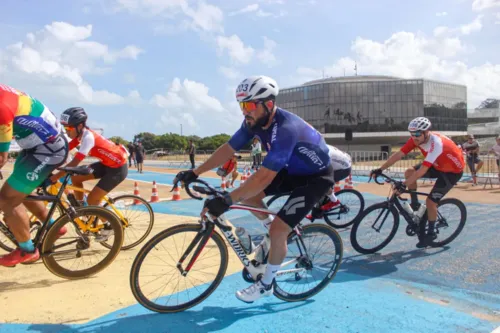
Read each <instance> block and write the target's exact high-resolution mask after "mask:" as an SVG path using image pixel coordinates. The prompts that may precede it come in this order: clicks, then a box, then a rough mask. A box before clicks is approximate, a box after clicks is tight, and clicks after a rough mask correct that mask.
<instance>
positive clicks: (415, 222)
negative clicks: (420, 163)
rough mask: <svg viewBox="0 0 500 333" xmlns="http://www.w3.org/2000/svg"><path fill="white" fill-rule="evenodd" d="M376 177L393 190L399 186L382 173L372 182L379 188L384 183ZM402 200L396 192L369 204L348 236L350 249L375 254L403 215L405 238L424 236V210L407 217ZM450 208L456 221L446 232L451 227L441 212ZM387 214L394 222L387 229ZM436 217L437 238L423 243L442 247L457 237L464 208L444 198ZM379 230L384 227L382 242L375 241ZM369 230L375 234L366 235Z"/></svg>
mask: <svg viewBox="0 0 500 333" xmlns="http://www.w3.org/2000/svg"><path fill="white" fill-rule="evenodd" d="M379 177H382V178H384V179H385V182H387V183H389V184H391V185H392V188H393V189H394V187H395V186H396V185H398V184H400V183H401V182H400V181H398V180H395V179H393V178H390V177H388V176H387V175H385V174H380V175H377V176H375V182H376V183H377V184H379V185H383V184H384V182H380V181H378V178H379ZM405 193H410V191H409V190H404V191H402V193H401V194H405ZM416 193H417V195H422V196H425V197H427V196H429V194H428V193H423V192H416ZM405 201H407V199H404V198H401V196H400V195H396V193H395V192H394V191H393V192H392V194H391V195H390V196H389V197H388V198H387V200H386V201H384V202H380V203H377V204H374V205H371V206H370V207H368V208H367V209H365V210H364V211H363V212H362V213H361V215H360V216H359V218H358V219H357V221H355V223H354V224H353V226H352V229H351V235H350V236H351V237H350V238H351V244H352V247H353V248H354V249H355V250H356V251H357V252H359V253H363V254H369V253H375V252H377V251H380V250H382V249H383V248H384V247H386V246H387V245H388V244H389V243H390V242H391V240H392V239H393V238H394V236H395V235H396V232H397V231H398V227H399V216H400V215H401V216H403V218H404V219H405V221H406V222H407V226H406V235H408V236H410V237H412V236H415V235H424V234H425V232H426V225H427V211H425V212H424V214H423V215H422V216H421V217H418V216H417V215H416V214H415V213H413V214H412V215H410V213H409V212H407V211H406V210H405V209H404V208H403V204H402V203H401V202H403V203H404V202H405ZM452 209H454V210H456V211H458V212H459V218H457V220H458V223H457V228H456V229H455V230H453V229H451V232H450V227H451V225H452V223H450V221H451V220H452V219H451V218H450V217H449V216H446V215H448V214H445V212H446V211H447V210H452ZM372 213H373V214H374V216H376V219H375V220H374V221H372V219H369V218H368V216H369V215H370V214H372ZM391 215H392V218H393V220H394V223H393V224H392V227H391V226H390V225H389V226H388V228H387V227H386V221H387V218H388V217H389V216H391ZM437 215H438V216H437V220H436V223H435V230H436V235H437V237H436V238H435V239H433V240H430V241H428V242H427V245H429V246H431V247H440V246H444V245H446V244H449V243H450V242H452V241H453V240H454V239H455V238H457V236H458V235H459V234H460V232H461V231H462V229H463V228H464V226H465V222H466V220H467V209H466V207H465V205H464V204H463V202H462V201H460V200H458V199H455V198H444V199H442V200H440V201H439V203H438V214H437ZM381 218H382V219H381ZM365 224H366V225H367V226H368V229H367V230H364V229H362V226H364V225H365ZM382 227H386V228H385V229H384V230H385V231H387V232H386V233H385V234H386V235H385V236H384V234H383V235H382V236H381V239H382V241H381V242H380V240H376V236H377V235H381V234H382V232H381V230H382ZM370 229H371V230H374V231H375V234H373V233H368V231H370ZM364 242H367V243H374V244H375V245H366V244H364ZM362 243H363V244H362Z"/></svg>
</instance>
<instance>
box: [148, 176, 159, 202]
mask: <svg viewBox="0 0 500 333" xmlns="http://www.w3.org/2000/svg"><path fill="white" fill-rule="evenodd" d="M158 201H160V197H159V196H158V188H157V187H156V182H155V181H154V180H153V190H152V193H151V200H150V202H158Z"/></svg>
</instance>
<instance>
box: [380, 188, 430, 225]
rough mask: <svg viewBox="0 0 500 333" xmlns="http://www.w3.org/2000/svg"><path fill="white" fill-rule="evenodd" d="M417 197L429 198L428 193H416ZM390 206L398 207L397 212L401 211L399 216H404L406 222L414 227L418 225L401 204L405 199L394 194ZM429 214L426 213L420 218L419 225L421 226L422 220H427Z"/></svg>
mask: <svg viewBox="0 0 500 333" xmlns="http://www.w3.org/2000/svg"><path fill="white" fill-rule="evenodd" d="M405 193H410V192H404V193H403V194H405ZM415 194H417V195H422V196H426V197H427V196H428V195H429V194H428V193H422V192H415ZM388 201H389V205H394V206H396V208H397V210H398V211H399V214H400V215H402V216H403V217H404V218H405V220H406V222H407V223H408V224H410V225H412V226H417V223H416V222H415V221H414V220H413V218H412V217H411V216H410V214H409V213H408V212H407V211H406V210H405V209H404V208H403V205H402V204H401V201H405V199H402V198H399V197H398V196H397V195H395V194H393V195H392V197H391V198H390V199H389V200H388ZM426 216H427V212H425V214H424V215H422V216H421V217H420V221H419V224H418V225H420V224H421V222H422V220H423V219H424V218H426Z"/></svg>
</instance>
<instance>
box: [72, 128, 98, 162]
mask: <svg viewBox="0 0 500 333" xmlns="http://www.w3.org/2000/svg"><path fill="white" fill-rule="evenodd" d="M94 146H95V138H94V136H93V135H92V133H90V132H88V131H86V132H85V133H84V134H83V137H82V142H81V143H80V149H79V150H78V153H76V155H75V158H76V159H77V160H79V161H82V160H83V159H84V158H85V157H86V156H87V155H88V154H89V152H90V150H91V149H92V148H93V147H94Z"/></svg>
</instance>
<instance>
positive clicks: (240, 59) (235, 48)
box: [217, 35, 255, 64]
mask: <svg viewBox="0 0 500 333" xmlns="http://www.w3.org/2000/svg"><path fill="white" fill-rule="evenodd" d="M217 46H218V52H219V54H223V53H224V51H225V50H227V52H228V54H229V57H230V58H231V61H232V62H234V63H236V64H248V63H249V62H250V60H251V59H252V56H253V55H254V52H255V50H254V49H253V48H252V47H251V46H245V44H244V43H243V41H242V40H241V39H240V37H238V36H237V35H232V36H230V37H225V36H218V37H217Z"/></svg>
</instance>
